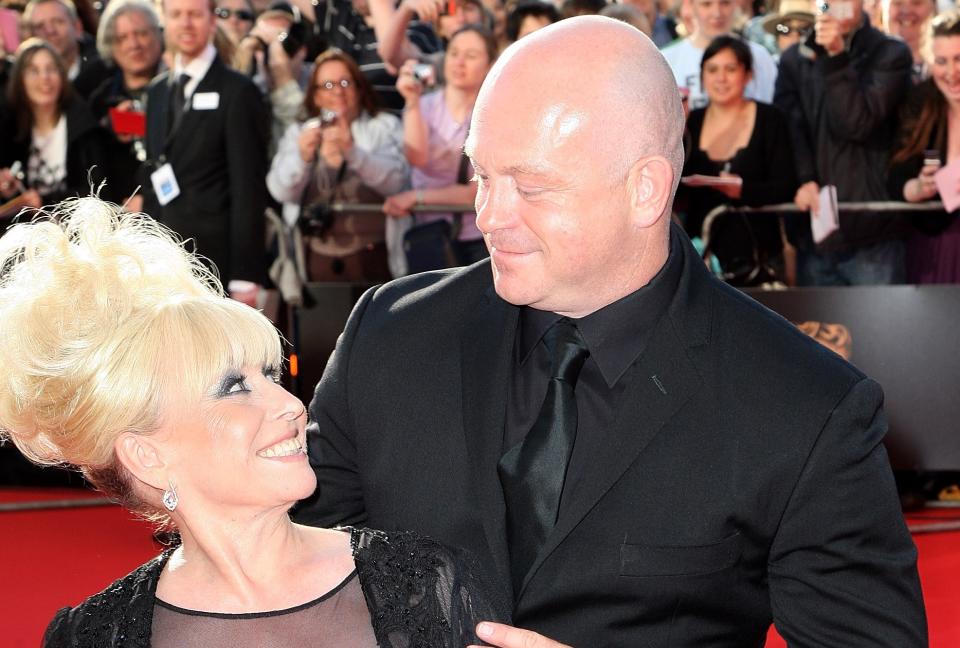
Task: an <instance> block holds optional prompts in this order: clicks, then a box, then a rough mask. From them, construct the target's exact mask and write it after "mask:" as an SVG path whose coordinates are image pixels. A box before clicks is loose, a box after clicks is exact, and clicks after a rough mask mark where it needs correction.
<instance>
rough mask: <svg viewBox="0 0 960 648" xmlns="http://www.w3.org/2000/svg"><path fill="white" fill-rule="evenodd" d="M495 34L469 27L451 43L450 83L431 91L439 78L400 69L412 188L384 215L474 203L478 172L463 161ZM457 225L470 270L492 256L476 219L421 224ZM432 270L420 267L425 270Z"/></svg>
mask: <svg viewBox="0 0 960 648" xmlns="http://www.w3.org/2000/svg"><path fill="white" fill-rule="evenodd" d="M496 48H497V45H496V42H495V41H494V39H493V35H492V34H491V33H490V32H489V31H488V30H487V29H485V28H484V27H481V26H480V25H467V26H466V27H463V28H461V29H460V30H459V31H457V32H456V33H455V34H454V35H453V37H452V38H451V39H450V44H449V46H448V47H447V54H446V56H445V57H444V63H443V70H444V78H445V79H446V84H444V85H443V86H441V87H437V88H436V90H435V91H433V92H425V91H426V90H427V89H428V88H429V87H430V84H431V81H432V80H433V79H435V78H436V76H435V75H434V76H432V77H431V75H430V74H429V73H425V72H426V71H425V70H424V69H423V68H418V64H417V61H415V60H413V59H410V60H408V61H407V62H406V63H404V64H403V67H401V68H400V77H399V79H398V81H397V90H398V91H399V92H400V94H401V95H403V98H404V101H405V102H406V108H405V110H404V112H403V142H404V153H405V154H406V157H407V161H409V162H410V165H411V166H412V167H413V169H412V171H411V176H410V180H411V184H412V186H413V188H412V189H410V190H408V191H404V192H401V193H398V194H395V195H393V196H390V197H389V198H388V199H387V200H386V202H384V204H383V211H384V213H386V214H387V215H388V216H391V217H393V218H403V217H406V216H409V215H410V214H411V210H412V209H413V208H414V207H415V206H421V205H429V204H434V203H436V204H444V205H451V204H453V205H459V204H473V202H474V199H475V198H476V195H477V187H476V184H475V183H474V182H471V181H469V179H470V178H472V177H473V169H472V167H471V166H470V164H469V163H468V162H467V160H466V158H464V156H463V143H464V142H465V141H466V139H467V130H468V129H469V126H470V117H471V115H472V114H473V106H474V104H475V103H476V101H477V94H478V93H479V92H480V86H481V84H482V83H483V80H484V79H485V78H486V76H487V72H489V71H490V67H491V66H492V65H493V62H494V60H495V59H496V56H497V49H496ZM441 219H446V220H448V221H450V222H451V225H452V231H451V238H452V241H451V243H452V247H453V254H454V256H455V257H456V259H455V260H456V262H457V263H458V264H459V265H468V264H470V263H473V262H474V261H479V260H480V259H482V258H484V257H485V256H486V255H487V248H486V245H484V242H483V236H482V235H481V234H480V230H478V229H477V226H476V223H475V222H474V219H473V218H472V215H471V216H464V215H463V214H457V215H455V214H453V213H450V212H438V213H423V212H421V213H418V214H417V215H416V222H417V223H418V224H419V223H426V222H431V221H436V220H441ZM422 269H426V268H415V270H418V271H419V270H422Z"/></svg>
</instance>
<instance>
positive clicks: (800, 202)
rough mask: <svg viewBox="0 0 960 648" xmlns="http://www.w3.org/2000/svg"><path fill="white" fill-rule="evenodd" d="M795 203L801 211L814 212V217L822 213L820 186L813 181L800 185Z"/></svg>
mask: <svg viewBox="0 0 960 648" xmlns="http://www.w3.org/2000/svg"><path fill="white" fill-rule="evenodd" d="M793 202H794V203H796V205H797V207H798V208H799V209H800V210H801V211H812V212H813V214H814V216H816V215H817V214H819V213H820V185H818V184H817V183H816V181H814V180H811V181H810V182H805V183H803V184H802V185H800V188H799V189H797V194H796V195H795V196H794V197H793Z"/></svg>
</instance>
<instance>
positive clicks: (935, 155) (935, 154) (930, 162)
mask: <svg viewBox="0 0 960 648" xmlns="http://www.w3.org/2000/svg"><path fill="white" fill-rule="evenodd" d="M941 164H942V161H941V160H940V151H938V150H937V149H926V150H925V151H924V152H923V166H935V167H938V166H940V165H941Z"/></svg>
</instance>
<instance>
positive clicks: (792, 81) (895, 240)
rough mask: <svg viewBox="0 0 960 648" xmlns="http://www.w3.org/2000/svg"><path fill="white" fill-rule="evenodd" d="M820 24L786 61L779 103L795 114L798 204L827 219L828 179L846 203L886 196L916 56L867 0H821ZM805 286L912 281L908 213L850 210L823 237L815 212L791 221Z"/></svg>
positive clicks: (779, 85)
mask: <svg viewBox="0 0 960 648" xmlns="http://www.w3.org/2000/svg"><path fill="white" fill-rule="evenodd" d="M818 11H819V13H818V15H817V17H816V21H815V23H814V30H813V32H812V33H811V34H810V35H809V36H808V37H807V38H806V40H804V41H802V42H800V43H798V44H797V45H794V46H793V47H791V48H790V49H788V50H786V51H785V52H784V53H783V55H782V57H781V59H780V74H779V76H778V77H777V86H776V93H775V95H774V104H776V106H777V107H778V108H780V109H781V110H782V111H783V112H784V113H786V115H787V119H788V124H789V127H790V131H791V141H792V143H793V152H794V159H795V162H796V169H797V180H798V182H799V183H800V188H799V189H798V190H797V193H796V195H795V196H794V202H795V203H796V205H797V207H799V208H800V209H801V210H802V211H803V212H807V211H808V210H809V211H812V212H813V214H814V215H815V217H819V211H820V191H821V188H822V187H823V186H826V185H833V186H835V187H836V188H837V200H838V201H839V202H859V201H873V200H887V187H886V171H887V165H888V161H889V159H890V151H891V149H892V147H893V144H894V136H895V131H896V126H897V107H898V106H899V105H900V102H901V100H902V99H903V97H904V95H905V94H906V92H907V89H908V88H909V86H910V71H911V66H912V63H913V59H912V57H911V55H910V49H909V48H908V47H907V46H906V45H905V44H904V43H903V42H902V41H900V40H898V39H894V38H891V37H889V36H887V35H886V34H884V33H883V32H881V31H880V30H878V29H876V28H874V27H873V26H872V25H871V24H870V19H869V18H868V17H867V14H866V13H865V12H864V11H863V0H836V1H834V0H831V1H830V2H829V4H828V3H827V2H821V3H820V6H819V9H818ZM785 222H786V226H787V236H788V238H789V239H790V242H791V243H792V244H793V245H794V247H796V248H797V279H798V282H799V283H800V284H801V285H807V286H809V285H814V286H829V285H867V284H895V283H901V282H902V281H903V279H904V248H903V241H902V240H901V237H902V236H903V234H904V223H903V219H902V218H900V217H899V216H898V215H896V214H877V213H868V212H854V211H846V212H841V213H840V214H839V230H838V231H836V232H834V233H833V234H831V235H830V236H829V237H828V238H827V239H825V240H824V241H822V242H821V243H819V244H815V243H814V240H813V236H812V233H811V229H810V216H807V215H806V213H802V214H800V215H798V216H796V217H793V216H791V217H788V218H786V219H785Z"/></svg>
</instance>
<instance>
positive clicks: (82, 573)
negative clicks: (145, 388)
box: [0, 488, 960, 648]
mask: <svg viewBox="0 0 960 648" xmlns="http://www.w3.org/2000/svg"><path fill="white" fill-rule="evenodd" d="M84 497H86V498H89V497H95V495H91V494H87V493H83V492H79V491H76V490H60V489H42V490H41V489H16V488H5V489H0V503H5V502H21V501H26V500H40V499H44V500H50V499H67V498H70V499H77V498H84ZM958 516H960V511H957V510H953V511H942V510H940V511H931V512H925V513H923V514H916V515H911V516H908V518H907V521H908V522H910V523H911V524H913V523H931V522H934V523H935V522H936V521H937V519H933V520H931V519H929V518H950V519H956V518H957V517H958ZM151 534H152V529H151V528H150V526H149V525H147V524H146V523H144V522H142V521H139V520H137V519H135V518H134V517H133V516H131V515H130V514H129V513H127V512H125V511H124V510H122V509H120V508H119V507H116V506H107V507H92V508H78V509H57V510H42V511H22V512H6V511H0V629H2V630H0V645H2V646H3V647H4V648H36V647H37V646H38V645H39V643H40V638H41V636H42V634H43V630H44V628H45V627H46V625H47V623H48V622H49V621H50V618H51V617H52V616H53V614H54V612H55V611H56V610H57V609H59V608H61V607H63V606H65V605H76V604H77V603H79V602H80V601H82V600H83V599H84V598H85V597H86V596H88V595H89V594H92V593H93V592H97V591H99V590H101V589H103V587H105V586H106V585H108V584H109V583H110V582H111V581H113V580H114V579H116V578H117V577H119V576H122V575H124V574H126V573H127V572H129V571H130V570H131V569H133V568H134V567H136V566H137V565H139V564H141V563H143V562H145V561H146V560H148V559H149V558H151V557H152V556H154V555H156V554H157V553H158V551H159V548H158V547H156V546H155V545H154V543H153V541H152V539H151ZM914 541H915V542H916V543H917V549H918V550H919V552H920V578H921V581H922V583H923V593H924V597H925V600H926V605H927V618H928V620H929V623H930V645H931V646H932V647H933V648H955V647H957V646H960V614H958V612H960V531H951V532H945V533H915V534H914ZM784 645H785V643H784V641H783V640H782V639H781V638H780V637H779V636H777V635H776V632H775V631H774V630H771V632H770V638H769V640H768V642H767V646H770V647H771V648H781V647H782V646H784Z"/></svg>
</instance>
